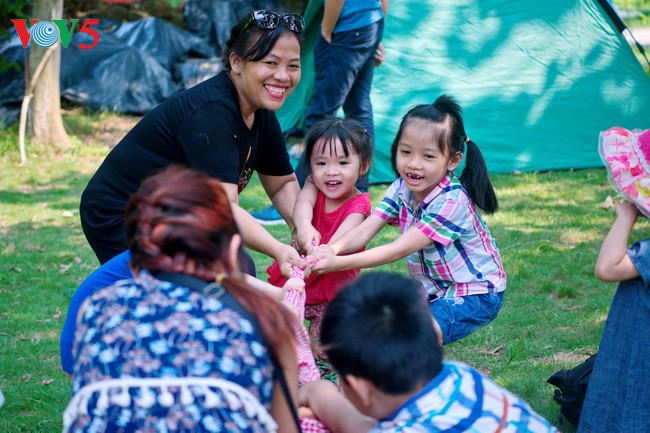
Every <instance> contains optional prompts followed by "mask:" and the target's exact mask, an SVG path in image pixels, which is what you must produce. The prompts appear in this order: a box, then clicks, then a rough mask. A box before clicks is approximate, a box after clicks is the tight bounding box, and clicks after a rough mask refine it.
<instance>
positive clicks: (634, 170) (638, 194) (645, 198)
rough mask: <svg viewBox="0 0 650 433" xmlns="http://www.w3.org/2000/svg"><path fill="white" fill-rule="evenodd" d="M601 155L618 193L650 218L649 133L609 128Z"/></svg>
mask: <svg viewBox="0 0 650 433" xmlns="http://www.w3.org/2000/svg"><path fill="white" fill-rule="evenodd" d="M598 153H599V154H600V157H601V158H602V160H603V163H604V164H605V167H606V168H607V172H608V174H609V181H610V182H611V184H612V185H614V188H615V189H616V191H618V193H619V194H621V195H622V196H624V197H625V199H626V200H628V201H630V202H632V203H634V204H635V205H636V207H638V208H639V210H640V211H641V212H642V213H643V214H644V215H645V216H647V217H649V218H650V129H645V130H643V129H634V130H631V131H630V130H628V129H625V128H619V127H614V128H609V129H608V130H607V131H603V132H601V133H600V138H599V143H598Z"/></svg>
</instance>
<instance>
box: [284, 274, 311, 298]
mask: <svg viewBox="0 0 650 433" xmlns="http://www.w3.org/2000/svg"><path fill="white" fill-rule="evenodd" d="M282 288H283V289H284V293H286V292H288V291H289V290H291V289H294V290H297V291H298V293H304V292H305V281H304V280H301V279H300V278H289V279H288V280H287V282H286V283H284V286H282ZM282 296H283V297H284V294H283V295H282Z"/></svg>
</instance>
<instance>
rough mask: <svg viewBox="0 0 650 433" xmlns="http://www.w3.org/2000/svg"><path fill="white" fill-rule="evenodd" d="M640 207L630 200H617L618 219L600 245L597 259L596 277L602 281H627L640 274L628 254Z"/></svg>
mask: <svg viewBox="0 0 650 433" xmlns="http://www.w3.org/2000/svg"><path fill="white" fill-rule="evenodd" d="M639 215H640V213H639V209H638V208H637V207H636V206H635V205H634V204H632V203H630V202H628V201H624V202H616V220H614V224H612V228H611V229H610V230H609V233H608V234H607V237H605V240H604V241H603V245H602V246H601V247H600V253H599V254H598V260H597V261H596V269H595V274H596V278H598V279H599V280H602V281H609V282H613V281H625V280H629V279H631V278H635V277H638V276H639V271H638V270H637V269H636V267H635V266H634V263H632V260H630V257H629V256H628V255H627V243H628V240H629V238H630V233H631V232H632V227H633V226H634V224H635V223H636V221H637V219H638V218H639Z"/></svg>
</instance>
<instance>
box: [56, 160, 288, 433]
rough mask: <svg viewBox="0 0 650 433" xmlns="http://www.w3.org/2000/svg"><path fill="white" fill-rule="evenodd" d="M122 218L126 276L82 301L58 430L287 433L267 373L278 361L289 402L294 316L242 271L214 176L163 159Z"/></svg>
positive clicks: (281, 403) (278, 394) (281, 398)
mask: <svg viewBox="0 0 650 433" xmlns="http://www.w3.org/2000/svg"><path fill="white" fill-rule="evenodd" d="M126 225H127V237H128V243H129V249H130V250H131V252H132V259H131V262H130V266H131V268H132V270H133V274H134V275H136V277H134V278H132V279H128V280H122V281H119V282H117V283H115V284H114V285H113V286H110V287H108V288H105V289H102V290H99V291H98V292H96V293H95V294H94V295H92V296H91V297H90V298H89V299H88V300H87V301H86V302H85V303H84V305H83V306H82V308H81V310H80V313H79V316H78V327H77V332H76V334H75V344H74V349H73V351H74V355H75V356H74V358H75V360H76V362H75V365H74V372H73V384H72V386H73V396H72V399H71V401H70V403H69V405H68V408H67V409H66V412H65V413H64V431H74V432H82V431H83V432H86V431H88V432H91V431H101V432H103V431H125V432H126V431H129V432H130V431H142V432H148V431H151V432H167V431H174V432H198V431H200V432H212V431H215V432H216V431H237V432H266V431H275V430H278V431H281V432H295V431H296V428H295V424H294V423H293V419H292V416H291V411H290V406H289V404H288V403H287V398H286V396H285V395H284V394H283V392H282V391H281V390H280V385H279V384H278V381H277V380H275V378H276V377H278V371H276V370H277V368H276V366H279V367H280V368H281V370H282V372H283V373H284V377H286V381H287V382H288V389H289V392H290V393H291V394H293V401H297V400H296V394H295V393H296V392H297V391H296V390H297V384H296V378H297V363H296V357H295V341H294V338H293V336H292V335H293V334H292V330H291V323H290V321H291V320H292V317H291V315H290V313H289V312H288V310H286V309H285V308H284V307H282V306H281V305H280V303H279V302H278V301H277V300H275V299H273V298H272V297H270V296H267V295H266V294H265V293H261V292H260V291H259V290H256V289H253V288H252V287H250V286H249V285H247V284H246V283H245V282H244V280H243V278H242V277H241V276H240V275H241V274H240V273H239V271H238V268H237V253H238V250H239V248H240V243H241V238H240V235H239V234H238V230H237V225H236V224H235V220H234V218H233V215H232V211H231V208H230V205H229V203H228V199H227V196H226V193H225V191H224V190H223V188H222V187H221V185H220V183H219V182H218V181H217V180H214V179H212V178H209V177H207V176H205V175H203V174H199V173H197V172H194V171H191V170H189V169H186V168H180V167H174V166H172V167H170V168H168V169H165V170H164V171H162V172H159V173H158V174H156V175H154V176H152V177H150V178H148V179H147V180H145V181H144V182H143V183H142V186H141V187H140V190H139V191H138V192H137V193H135V194H134V195H133V196H132V197H131V199H130V201H129V204H128V206H127V217H126ZM273 358H275V361H274V360H273Z"/></svg>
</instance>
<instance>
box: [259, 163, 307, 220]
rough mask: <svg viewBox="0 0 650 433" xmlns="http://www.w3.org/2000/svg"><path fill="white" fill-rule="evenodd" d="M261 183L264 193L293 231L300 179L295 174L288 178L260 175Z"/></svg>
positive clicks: (289, 175) (287, 176)
mask: <svg viewBox="0 0 650 433" xmlns="http://www.w3.org/2000/svg"><path fill="white" fill-rule="evenodd" d="M257 175H258V177H259V178H260V182H261V183H262V186H263V187H264V191H266V194H267V195H268V196H269V198H270V199H271V202H273V206H275V208H276V209H277V211H278V212H279V213H280V215H282V218H284V220H285V221H286V222H287V224H288V225H289V228H290V229H292V230H293V228H294V227H295V225H294V223H293V209H294V207H295V206H296V199H297V198H298V193H299V192H300V186H299V185H298V179H297V178H296V175H295V173H291V174H288V175H286V176H268V175H265V174H261V173H258V174H257Z"/></svg>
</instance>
